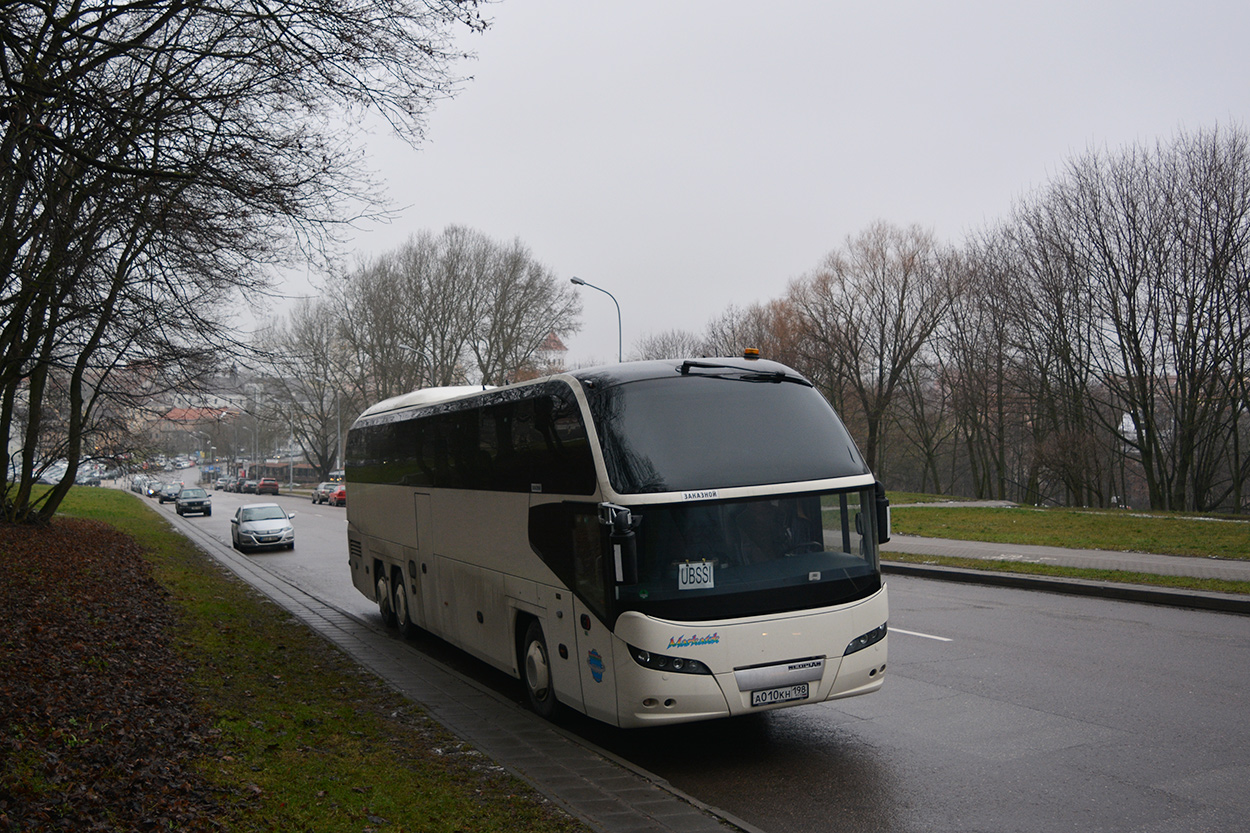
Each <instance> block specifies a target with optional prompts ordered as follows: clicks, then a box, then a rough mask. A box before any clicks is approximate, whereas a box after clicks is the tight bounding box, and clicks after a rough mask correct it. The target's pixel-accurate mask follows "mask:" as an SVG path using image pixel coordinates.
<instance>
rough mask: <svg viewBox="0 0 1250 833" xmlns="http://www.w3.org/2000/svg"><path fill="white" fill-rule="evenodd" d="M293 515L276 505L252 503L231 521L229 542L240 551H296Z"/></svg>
mask: <svg viewBox="0 0 1250 833" xmlns="http://www.w3.org/2000/svg"><path fill="white" fill-rule="evenodd" d="M293 516H294V513H291V514H288V513H287V511H286V510H285V509H283V508H282V507H281V506H279V505H278V504H276V503H249V504H246V505H244V506H240V507H239V508H238V510H237V511H236V512H235V513H234V517H233V518H231V519H230V543H231V544H233V545H234V548H235V549H237V550H242V551H244V552H247V551H248V550H255V549H265V548H270V547H272V548H274V549H283V548H285V549H288V550H293V549H295V525H294V524H292V523H291V518H292V517H293Z"/></svg>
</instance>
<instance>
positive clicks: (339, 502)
mask: <svg viewBox="0 0 1250 833" xmlns="http://www.w3.org/2000/svg"><path fill="white" fill-rule="evenodd" d="M330 503H333V504H334V505H335V506H346V505H347V485H346V484H344V483H335V484H334V491H333V492H331V493H330Z"/></svg>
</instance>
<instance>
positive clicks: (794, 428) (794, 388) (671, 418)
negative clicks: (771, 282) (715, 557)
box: [587, 374, 868, 494]
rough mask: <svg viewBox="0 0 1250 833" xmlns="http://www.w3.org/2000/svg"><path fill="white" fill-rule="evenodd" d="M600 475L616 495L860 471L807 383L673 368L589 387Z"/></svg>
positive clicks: (854, 453)
mask: <svg viewBox="0 0 1250 833" xmlns="http://www.w3.org/2000/svg"><path fill="white" fill-rule="evenodd" d="M587 398H588V399H589V401H590V403H591V413H592V415H593V417H594V419H595V424H596V427H597V428H598V430H599V436H600V442H601V444H602V448H603V456H604V462H605V464H606V466H607V471H608V479H609V480H610V481H611V482H612V486H613V488H615V489H616V490H617V491H618V492H620V493H622V494H639V493H646V492H685V491H695V490H699V489H714V488H728V487H732V486H755V485H761V484H770V483H789V482H798V481H804V480H821V479H825V478H833V477H843V476H850V475H858V474H866V473H867V472H868V468H867V466H866V465H865V464H864V461H863V459H862V458H861V457H860V456H859V451H858V449H856V447H855V443H854V441H852V440H851V438H850V435H849V434H847V432H846V429H845V428H844V427H843V426H842V423H841V421H840V420H839V419H838V417H837V415H836V414H835V413H834V412H833V409H832V408H830V407H829V403H827V402H826V401H825V399H824V397H822V396H821V395H820V394H819V393H818V392H817V391H816V390H815V389H814V388H811V387H808V386H807V385H805V384H796V383H793V382H768V381H753V380H749V379H748V378H744V377H734V376H732V375H715V376H710V375H697V374H691V375H676V374H675V375H674V376H672V377H669V378H659V379H644V380H639V381H630V382H625V383H621V384H615V385H591V386H589V387H588V389H587Z"/></svg>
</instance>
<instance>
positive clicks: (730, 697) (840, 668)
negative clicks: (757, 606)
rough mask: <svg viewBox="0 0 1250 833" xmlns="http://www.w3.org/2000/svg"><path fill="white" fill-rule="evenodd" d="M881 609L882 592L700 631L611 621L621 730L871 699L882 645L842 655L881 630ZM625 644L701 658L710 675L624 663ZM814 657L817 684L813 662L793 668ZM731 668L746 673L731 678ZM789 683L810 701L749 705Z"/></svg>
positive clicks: (634, 618)
mask: <svg viewBox="0 0 1250 833" xmlns="http://www.w3.org/2000/svg"><path fill="white" fill-rule="evenodd" d="M888 607H889V605H888V600H887V593H886V588H885V587H882V588H881V590H880V591H878V592H877V593H875V594H873V595H872V596H870V597H868V598H867V599H862V600H860V601H858V602H853V603H851V604H848V605H841V606H838V607H831V608H824V609H822V610H811V611H803V612H796V613H793V614H786V615H779V616H770V617H762V616H761V617H751V618H744V619H730V620H724V621H719V622H702V623H699V624H698V625H697V626H691V625H690V624H683V623H677V622H666V621H663V620H659V619H652V618H649V617H646V616H642V615H641V614H637V613H625V614H623V615H622V616H621V617H620V618H619V619H617V622H616V636H617V637H618V639H617V642H616V645H615V648H616V657H617V664H616V667H615V668H614V669H612V670H614V671H615V672H616V673H617V674H618V678H617V684H616V689H617V692H618V697H619V704H618V707H619V714H620V720H619V725H621V726H622V727H631V726H646V725H655V724H659V723H679V722H685V721H690V720H702V719H705V718H708V717H717V716H729V715H741V714H750V713H752V712H758V711H764V710H768V709H775V708H783V707H786V706H796V705H803V704H805V703H817V702H820V701H822V700H832V699H836V698H840V697H850V696H853V695H856V694H867V693H869V692H871V691H875V690H876V689H878V688H880V687H881V684H882V682H883V681H884V679H885V675H884V673H883V672H884V670H885V665H886V657H887V653H888V640H889V638H888V637H886V638H885V639H882V640H881V641H880V642H877V643H876V644H874V645H870V646H869V647H867V648H865V649H863V650H862V651H857V652H856V653H854V654H851V655H850V656H847V657H844V656H843V652H844V651H845V650H846V646H847V645H848V644H850V642H851V640H853V639H855V638H856V637H858V636H861V635H863V634H865V633H868V632H869V631H871V630H873V629H874V628H877V627H879V626H881V625H882V624H884V623H885V621H886V617H887V615H888ZM626 644H629V645H632V646H634V647H636V648H642V649H644V650H646V651H649V652H651V653H652V654H656V655H661V656H674V657H682V658H683V659H695V660H699V661H700V662H702V663H704V664H705V665H707V666H708V667H709V668H710V669H711V670H712V676H709V675H706V674H678V673H674V672H665V671H658V670H654V669H649V668H643V667H642V666H640V665H638V664H637V663H636V662H634V660H633V659H632V657H630V656H629V654H628V650H627V648H626ZM813 658H820V659H821V660H822V661H823V662H822V667H821V668H820V673H819V676H818V677H815V678H814V679H812V675H811V673H810V668H811V664H810V662H800V661H809V660H811V659H813ZM791 666H802V667H799V668H791ZM738 669H750V671H749V672H747V673H739V674H735V670H738ZM809 680H810V682H809ZM791 682H809V685H810V692H809V694H808V697H807V698H806V699H803V700H797V701H787V702H780V703H775V704H771V705H763V706H752V705H751V692H752V691H758V690H767V689H776V688H782V687H785V686H787V685H788V684H790V683H791Z"/></svg>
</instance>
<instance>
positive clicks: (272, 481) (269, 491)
mask: <svg viewBox="0 0 1250 833" xmlns="http://www.w3.org/2000/svg"><path fill="white" fill-rule="evenodd" d="M277 493H278V481H277V479H276V478H273V477H262V478H261V479H260V480H257V481H256V494H258V495H276V494H277Z"/></svg>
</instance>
